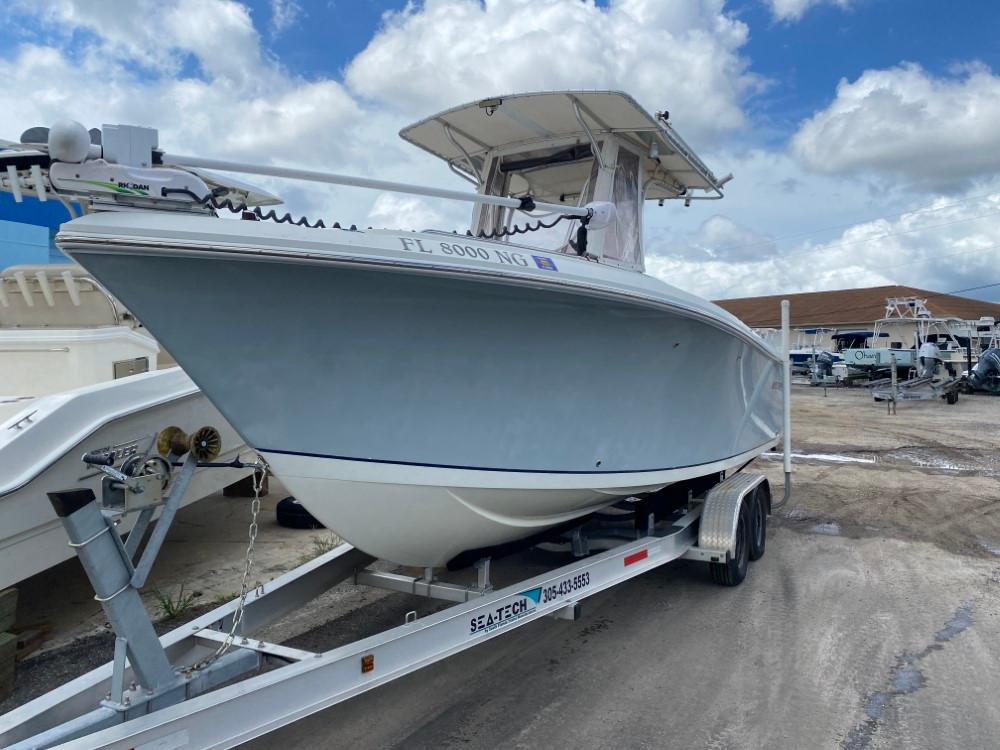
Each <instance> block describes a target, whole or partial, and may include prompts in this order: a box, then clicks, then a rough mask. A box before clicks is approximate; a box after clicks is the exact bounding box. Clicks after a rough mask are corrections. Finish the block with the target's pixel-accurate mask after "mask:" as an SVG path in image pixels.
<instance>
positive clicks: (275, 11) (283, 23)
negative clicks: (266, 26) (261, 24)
mask: <svg viewBox="0 0 1000 750" xmlns="http://www.w3.org/2000/svg"><path fill="white" fill-rule="evenodd" d="M301 16H302V6H301V5H299V4H298V3H297V2H295V0H271V33H273V34H280V33H281V32H283V31H286V30H287V29H290V28H291V27H292V26H294V25H295V24H296V23H298V20H299V18H300V17H301Z"/></svg>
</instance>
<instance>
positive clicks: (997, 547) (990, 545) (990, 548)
mask: <svg viewBox="0 0 1000 750" xmlns="http://www.w3.org/2000/svg"><path fill="white" fill-rule="evenodd" d="M976 543H977V544H979V546H980V547H982V548H983V549H984V550H986V551H987V552H989V553H990V554H991V555H996V556H997V557H1000V542H994V541H993V540H992V539H987V538H986V537H984V536H977V537H976Z"/></svg>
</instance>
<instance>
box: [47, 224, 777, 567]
mask: <svg viewBox="0 0 1000 750" xmlns="http://www.w3.org/2000/svg"><path fill="white" fill-rule="evenodd" d="M216 223H217V224H218V223H223V224H229V222H216ZM234 223H235V222H234ZM70 226H72V225H70ZM133 230H134V227H133ZM283 231H284V232H285V233H288V232H289V230H288V229H285V230H283ZM302 231H304V232H307V231H308V230H302ZM135 234H136V233H135V232H133V236H132V238H131V239H130V245H129V247H128V248H124V247H122V246H116V247H108V246H107V245H102V246H101V247H100V248H99V249H98V248H95V246H94V244H92V243H90V242H79V241H74V240H73V239H72V238H68V239H64V240H63V241H62V246H63V248H64V249H65V250H66V251H67V252H70V254H72V255H73V257H74V258H75V259H76V260H77V261H78V262H80V263H81V264H83V265H84V266H85V267H86V268H87V269H88V270H90V271H91V273H93V274H94V275H95V276H96V277H97V278H99V279H100V280H101V282H102V283H103V284H105V285H106V286H107V287H108V288H109V289H110V290H111V292H112V293H113V294H115V295H116V296H118V297H119V298H120V299H121V300H122V301H123V302H124V303H125V304H126V305H127V306H128V307H129V308H130V309H131V310H133V312H135V313H136V315H137V316H138V317H139V319H141V320H142V321H143V322H144V324H145V325H146V326H147V327H148V328H149V329H150V330H151V331H152V332H153V333H154V335H156V336H157V338H158V339H159V340H160V341H161V342H162V343H163V345H164V346H165V347H166V348H167V349H168V350H169V351H170V352H171V353H172V354H173V355H174V356H175V357H176V358H177V360H178V362H180V363H181V364H182V365H183V366H184V368H185V370H186V371H187V372H188V374H189V375H190V376H191V377H192V379H193V380H194V381H195V382H196V383H197V384H198V385H199V386H200V387H201V388H202V390H203V391H204V392H205V393H206V394H208V395H209V397H210V398H211V399H212V400H213V402H214V403H215V404H216V406H217V407H218V408H219V410H220V411H221V412H222V414H223V415H224V416H225V417H226V418H227V419H228V420H229V421H230V422H231V423H232V424H233V425H234V426H235V427H236V428H237V429H238V430H239V431H240V433H241V434H242V435H243V436H244V437H245V438H246V439H247V441H248V443H250V444H251V445H253V446H254V447H255V448H257V449H258V450H259V451H260V452H261V453H262V454H263V455H264V456H265V457H266V458H267V460H268V462H269V463H270V464H271V466H272V467H273V469H274V470H275V473H276V474H277V475H278V476H279V478H280V479H281V480H282V482H283V483H284V484H285V485H286V486H287V487H288V488H289V489H290V490H291V491H292V492H293V493H294V494H295V495H296V497H298V499H299V500H300V502H301V503H302V504H303V505H304V506H305V507H306V508H307V509H308V510H309V511H310V512H311V513H312V514H313V515H315V516H316V517H317V518H318V519H319V520H320V521H322V522H323V523H324V524H325V525H327V526H328V527H330V528H331V529H333V530H334V531H336V532H337V533H339V534H340V535H342V536H343V537H344V538H346V539H347V540H349V541H350V542H352V543H353V544H355V545H356V546H358V547H359V548H361V549H363V550H364V551H366V552H369V553H370V554H373V555H377V556H379V557H382V558H385V559H389V560H392V561H394V562H398V563H404V564H411V565H421V566H431V565H441V564H444V563H446V562H447V561H448V560H450V559H452V558H453V557H454V556H455V555H456V554H458V553H460V552H462V551H464V550H468V549H473V548H479V547H484V546H490V545H495V544H501V543H504V542H508V541H512V540H515V539H518V538H522V537H525V536H529V535H532V534H535V533H537V532H539V531H541V530H544V529H546V528H549V527H552V526H556V525H558V524H561V523H563V522H565V521H567V520H570V519H572V518H576V517H579V516H582V515H586V514H587V513H590V512H592V511H594V510H596V509H599V508H601V507H605V506H607V505H608V504H610V503H613V502H615V501H616V500H617V499H618V498H621V497H625V496H629V495H633V494H636V493H641V492H648V491H653V490H656V489H658V488H661V487H663V486H665V485H667V484H670V483H671V482H674V481H678V480H680V479H683V478H686V477H693V476H701V475H705V474H709V473H713V472H716V471H720V470H726V469H732V468H735V467H737V466H739V465H740V464H742V463H744V462H745V461H747V460H749V459H750V458H752V457H753V456H754V455H757V454H758V453H760V452H761V451H763V450H764V449H765V448H767V447H768V446H771V445H773V444H774V443H775V440H776V438H777V435H778V430H779V427H778V423H779V414H780V400H779V399H780V366H779V363H778V362H779V360H778V358H777V357H776V355H774V354H773V353H772V352H771V351H770V350H769V349H768V348H767V347H766V346H764V345H762V344H759V343H755V341H754V339H753V338H752V334H751V335H749V336H745V335H742V334H743V332H742V331H740V330H738V329H737V328H735V327H734V326H732V325H731V324H729V323H728V322H727V321H725V320H721V321H720V320H714V319H710V318H709V319H706V316H705V315H700V314H699V315H696V314H693V313H691V312H686V311H684V310H683V309H677V308H672V307H670V306H668V305H657V304H651V303H650V302H649V301H648V299H647V300H644V301H642V302H641V303H640V302H637V301H636V300H635V299H634V298H633V297H630V296H628V295H624V294H622V295H616V294H615V293H614V290H613V289H612V290H611V291H610V292H602V293H600V294H595V293H594V289H593V286H591V287H589V288H588V290H587V291H586V292H584V291H581V290H580V289H579V288H578V287H567V288H566V289H563V288H561V287H560V288H556V287H553V286H551V284H549V283H547V282H548V278H547V277H545V275H544V273H543V274H541V275H538V274H535V275H529V274H526V273H525V274H521V275H518V276H508V275H489V276H485V275H476V274H473V273H471V270H473V269H470V267H469V265H468V264H466V265H461V264H459V263H458V262H457V260H455V259H449V260H448V263H445V262H444V259H437V262H436V263H434V264H433V265H426V264H425V265H422V266H421V265H414V264H410V265H391V266H376V265H372V264H371V263H367V262H365V260H366V256H367V258H370V257H371V256H373V255H375V254H376V251H374V250H372V248H371V247H362V241H367V242H368V243H369V244H371V243H373V242H374V241H375V240H376V239H379V238H373V237H372V236H371V235H369V237H367V238H364V240H362V238H363V235H361V233H357V237H358V238H359V239H358V241H357V242H356V243H355V245H354V246H352V247H351V248H350V250H351V252H352V253H353V256H352V257H346V256H345V255H343V254H342V253H340V252H338V250H339V248H334V249H333V250H331V251H330V252H329V253H321V252H315V251H314V252H311V253H310V254H309V256H308V257H304V256H302V255H301V254H296V255H295V256H294V257H287V256H280V257H275V256H269V255H263V256H262V255H260V254H250V253H244V252H242V251H241V252H238V253H236V254H233V253H219V252H214V251H210V250H198V249H192V247H191V245H190V242H189V241H186V240H185V241H176V242H172V243H166V244H164V243H162V242H150V243H149V244H148V245H143V243H142V241H141V239H138V238H137V237H135ZM138 234H141V232H139V233H138ZM346 234H348V233H341V232H330V233H328V234H327V235H326V236H329V237H333V238H337V239H338V240H340V239H341V238H342V235H346ZM311 236H316V234H315V233H313V234H312V235H311ZM348 239H350V238H348ZM399 239H400V238H398V237H391V236H383V237H381V238H380V239H379V241H382V242H384V243H387V244H391V243H396V244H398V242H399ZM411 243H412V241H411ZM403 244H404V246H405V244H406V243H405V242H404V243H403ZM487 244H488V243H487ZM359 257H360V258H361V260H360V261H359V260H358V258H359ZM381 257H386V255H385V254H383V255H382V256H381ZM535 257H537V256H535ZM553 257H554V261H553V267H554V264H555V263H559V264H563V265H564V266H566V265H568V264H567V260H566V259H565V258H563V257H561V256H553ZM352 258H353V259H352ZM574 260H575V259H574ZM576 262H577V263H578V264H579V266H580V267H581V268H582V269H583V271H586V272H588V273H594V271H593V270H592V268H586V267H593V266H596V264H590V263H585V262H582V261H576ZM537 265H538V267H539V268H544V267H545V266H546V264H545V263H540V264H537ZM600 270H601V269H598V271H600ZM631 276H633V277H634V276H638V275H637V274H631ZM654 301H655V300H654ZM737 334H739V335H737Z"/></svg>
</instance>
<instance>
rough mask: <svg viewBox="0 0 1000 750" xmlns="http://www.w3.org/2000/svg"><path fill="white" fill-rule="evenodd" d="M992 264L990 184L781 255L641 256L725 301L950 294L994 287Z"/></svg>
mask: <svg viewBox="0 0 1000 750" xmlns="http://www.w3.org/2000/svg"><path fill="white" fill-rule="evenodd" d="M710 221H711V220H710ZM703 236H704V233H703ZM697 239H698V238H697V237H696V238H695V240H697ZM750 244H752V243H750ZM734 249H735V248H732V247H731V248H730V250H734ZM706 256H707V257H706ZM998 260H1000V189H997V188H996V187H994V189H993V190H992V191H989V192H987V193H985V194H982V195H976V196H971V195H970V196H965V197H964V198H960V199H957V200H956V198H955V197H953V196H952V197H939V198H937V199H936V200H934V201H932V202H930V203H929V204H927V205H925V206H923V207H922V208H920V209H919V210H913V211H908V212H905V213H903V214H902V215H899V216H897V217H892V218H890V219H877V220H874V221H869V222H862V223H859V224H857V225H855V226H852V227H849V228H848V229H846V230H844V231H843V232H841V233H840V235H839V236H838V237H836V238H834V239H832V240H830V241H829V242H822V243H817V242H813V241H800V242H797V243H796V244H794V245H793V246H792V247H791V248H790V249H788V250H785V251H779V252H777V253H768V254H763V253H762V254H760V255H758V256H756V257H753V255H752V253H748V254H747V256H746V257H743V258H738V257H734V256H733V254H732V253H730V254H729V255H728V256H727V255H722V256H719V254H717V253H710V252H706V253H705V254H704V255H703V256H702V257H701V258H700V259H695V258H692V257H691V256H690V255H688V254H686V253H685V252H673V253H670V254H660V255H653V256H652V257H649V258H647V262H646V268H647V271H649V272H650V273H652V274H654V275H656V276H658V277H660V278H662V279H663V280H664V281H667V282H668V283H671V284H674V285H676V286H680V287H682V288H684V289H688V290H689V291H694V292H695V293H698V294H702V295H704V296H707V297H712V298H724V297H745V296H752V295H758V294H777V293H781V292H793V291H816V290H824V289H843V288H850V287H859V286H875V285H882V284H905V285H910V286H917V287H922V288H927V289H931V290H935V291H952V290H957V289H963V288H969V287H972V286H977V285H979V284H985V283H992V282H1000V271H997V269H998V268H1000V263H998Z"/></svg>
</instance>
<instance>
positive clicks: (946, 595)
mask: <svg viewBox="0 0 1000 750" xmlns="http://www.w3.org/2000/svg"><path fill="white" fill-rule="evenodd" d="M793 404H794V415H793V435H794V440H793V446H794V450H795V452H796V454H797V458H796V460H795V491H794V494H793V499H792V501H791V503H789V505H788V506H787V507H786V508H783V509H782V510H781V511H780V512H779V513H777V514H776V515H775V516H773V517H772V519H771V525H770V529H769V538H768V551H767V555H766V556H765V557H764V559H763V560H761V561H759V562H757V563H755V564H754V566H753V567H752V568H751V572H750V575H749V576H748V578H747V581H746V582H745V583H744V584H743V585H742V586H740V587H738V588H735V589H722V588H718V587H715V586H713V585H711V584H710V583H709V582H708V576H707V573H706V571H705V568H704V566H703V565H701V564H698V563H692V562H680V563H675V564H672V565H669V566H665V567H664V568H662V569H658V570H656V571H653V572H651V573H648V574H646V575H643V576H641V577H639V578H637V579H633V580H632V581H629V582H628V583H626V584H624V585H621V586H617V587H615V588H613V589H611V590H609V591H607V592H604V593H602V594H599V595H597V596H594V597H592V598H590V599H587V600H586V601H585V603H584V608H583V609H584V616H583V618H582V619H581V620H579V621H577V622H565V621H556V620H545V621H540V622H538V623H534V624H532V625H530V626H528V627H525V628H520V629H518V630H516V631H513V632H512V633H510V634H508V635H505V636H503V637H501V638H497V639H495V640H493V641H490V642H488V643H487V644H484V645H482V646H479V647H477V648H475V649H472V650H470V651H467V652H464V653H462V654H460V655H458V656H456V657H453V658H451V659H448V660H446V661H445V662H442V663H439V664H436V665H433V666H431V667H427V668H425V669H423V670H421V671H419V672H417V673H415V674H413V675H410V676H408V677H406V678H404V679H402V680H398V681H396V682H394V683H391V684H389V685H387V686H384V687H382V688H379V689H377V690H374V691H372V692H370V693H367V694H365V695H363V696H360V697H359V698H355V699H353V700H352V701H350V702H349V703H346V704H343V705H341V706H337V707H334V708H332V709H329V710H327V711H324V712H321V713H319V714H316V715H314V716H312V717H310V718H308V719H305V720H302V721H299V722H297V723H295V724H294V725H291V726H288V727H286V728H284V729H281V730H278V731H277V732H275V733H273V734H271V735H267V736H265V737H263V738H260V739H259V740H257V741H256V742H255V743H253V745H254V746H255V747H259V748H281V750H293V748H312V747H328V746H354V747H358V748H369V747H372V748H375V747H378V748H404V747H405V748H438V747H451V746H462V747H470V748H492V747H497V746H504V747H516V748H543V747H544V748H548V747H569V746H573V747H581V748H591V747H593V748H599V747H600V748H604V747H611V746H614V747H625V748H632V747H636V748H639V747H648V748H665V747H670V748H673V747H676V748H713V749H715V750H718V749H722V748H733V749H734V750H735V749H736V748H769V749H770V748H789V749H792V748H795V749H796V750H798V749H800V748H840V749H841V750H864V749H866V748H935V749H937V748H986V747H996V746H997V745H998V742H997V740H996V738H997V737H998V736H1000V704H998V703H997V701H996V696H997V695H998V694H1000V670H998V669H997V668H996V665H997V660H998V658H1000V645H998V644H1000V511H998V510H997V509H998V508H1000V491H998V490H1000V486H998V476H997V474H998V473H1000V465H998V462H997V455H998V449H1000V430H998V429H997V425H1000V398H989V397H965V396H963V397H962V398H961V399H960V400H959V402H958V404H956V405H954V406H948V405H945V404H944V403H943V402H925V403H902V404H900V405H899V409H898V413H897V414H896V415H895V416H889V415H887V414H886V407H885V405H884V404H875V403H873V402H872V400H871V397H870V395H869V394H868V393H867V392H866V391H864V390H861V389H851V390H834V389H830V390H829V391H827V392H826V393H825V394H824V392H823V390H822V389H811V388H807V387H804V386H803V387H796V388H795V389H794V392H793ZM755 468H758V469H759V470H762V471H764V472H765V473H766V474H768V476H769V477H770V478H771V479H772V481H773V482H774V484H775V487H776V488H778V487H780V484H781V463H780V459H779V458H778V457H764V458H762V459H760V460H759V461H758V462H757V463H756V467H755ZM779 492H780V490H779ZM212 502H213V501H206V502H204V503H199V504H196V505H195V506H192V508H191V510H192V511H194V509H197V508H198V507H199V506H201V509H200V510H199V511H197V512H198V514H199V515H195V516H192V517H191V518H190V519H189V521H190V522H189V523H186V524H180V525H179V526H178V528H177V529H175V530H174V531H173V532H172V534H171V544H172V546H171V547H170V549H169V555H170V558H169V559H170V562H169V563H165V565H164V566H163V570H162V571H161V573H160V578H159V579H158V585H159V586H161V587H163V588H169V587H171V586H176V585H177V584H179V582H180V581H181V580H190V576H191V575H202V576H205V577H208V578H212V587H213V588H212V590H213V591H214V590H216V589H218V590H219V591H224V590H232V588H233V584H234V582H235V579H236V575H237V571H238V567H239V566H238V562H239V554H240V553H241V552H242V549H241V538H240V535H241V533H242V525H243V520H244V519H243V518H242V515H241V514H240V513H237V512H235V511H233V512H232V514H231V515H232V516H233V517H232V518H231V519H230V518H229V516H228V515H227V516H224V517H223V520H221V521H220V519H219V516H218V511H215V512H214V513H215V514H214V515H213V507H212V505H211V503H212ZM213 536H222V537H223V538H224V539H227V540H230V541H231V543H229V544H226V545H212V544H210V543H208V542H209V541H210V539H211V538H212V537H213ZM313 538H321V537H317V535H316V534H315V533H313V532H301V533H300V534H298V535H296V534H290V533H289V532H288V531H287V530H282V529H279V528H278V527H276V526H274V525H273V524H269V525H265V527H264V528H263V530H262V537H261V539H262V542H263V544H264V545H265V547H266V549H267V550H268V552H267V556H266V562H265V565H266V571H265V572H264V573H263V574H262V575H263V576H265V577H271V576H273V575H275V574H277V572H279V571H280V570H282V569H284V568H286V567H290V566H291V565H294V564H295V563H296V562H297V561H298V560H299V559H300V558H301V557H302V556H303V554H308V553H309V551H310V549H313V548H314V544H313V542H312V539H313ZM543 562H544V561H543V560H542V559H541V558H539V557H538V553H528V554H525V555H522V556H520V557H519V558H515V559H513V560H509V561H507V562H506V563H505V565H506V566H507V573H506V575H515V574H520V573H522V572H530V571H531V570H533V569H534V568H535V567H537V566H538V565H540V564H542V563H543ZM63 567H64V569H63V572H62V577H61V580H63V581H66V582H67V583H65V584H64V585H66V586H71V587H78V586H79V584H80V582H79V581H77V580H76V579H75V578H74V577H73V576H74V573H73V569H72V565H69V566H63ZM209 571H210V572H209ZM498 575H501V574H498ZM32 585H39V584H35V583H34V582H29V585H28V587H27V588H28V589H29V599H30V598H31V597H34V600H36V601H38V600H41V599H44V598H45V597H44V595H43V593H40V592H36V591H34V590H33V589H32V588H31V587H32ZM47 585H48V586H51V580H49V582H48V584H47ZM73 590H74V591H76V588H73ZM76 599H77V597H76V595H74V600H76ZM410 609H418V610H419V611H420V612H421V613H422V614H423V613H425V612H426V611H428V604H427V603H426V602H424V601H418V600H415V599H414V598H412V597H407V596H403V595H399V594H384V593H377V592H374V593H373V592H370V591H365V590H362V589H358V588H355V587H341V589H338V593H332V594H329V595H327V596H326V597H324V598H323V599H322V600H319V601H317V602H315V603H314V604H313V605H311V606H309V607H306V608H304V609H303V610H301V611H300V612H298V613H296V615H295V616H294V617H293V618H291V619H290V621H289V622H287V623H286V624H284V625H282V626H278V627H276V628H274V629H273V630H272V631H271V632H270V633H269V634H268V637H269V638H270V639H272V640H282V641H287V642H289V643H290V645H295V646H298V647H300V648H328V647H330V645H332V644H333V643H336V642H338V641H341V640H343V639H344V638H347V637H357V636H358V635H360V634H364V633H368V632H373V631H377V630H379V629H382V628H386V627H391V626H394V625H396V624H398V623H400V622H401V621H402V618H403V615H404V614H405V613H406V612H407V611H408V610H410ZM74 611H75V616H76V615H80V616H81V619H80V621H81V622H83V623H84V624H83V625H78V626H76V628H74V627H73V626H71V625H69V624H66V625H63V626H61V627H60V628H59V636H60V638H62V639H63V640H65V639H67V638H69V637H70V636H72V635H74V634H77V633H89V634H90V635H88V637H87V639H86V640H84V641H80V642H77V643H76V644H75V645H70V646H67V647H62V648H58V649H53V650H50V651H49V652H47V653H45V654H42V655H40V656H39V657H37V658H35V659H31V660H29V661H27V662H25V663H24V664H22V665H21V669H20V674H19V679H20V680H21V687H19V690H18V694H17V696H15V702H16V701H17V700H24V699H25V698H27V697H28V696H29V695H30V694H31V693H32V692H33V691H37V690H40V689H47V688H49V687H51V686H52V684H53V682H54V681H56V680H58V679H65V677H66V676H67V675H69V674H72V673H74V672H79V671H81V670H82V669H84V668H86V667H87V666H88V665H91V666H92V665H93V664H94V663H97V662H99V661H101V660H104V659H105V658H106V657H105V656H104V654H105V653H106V652H107V650H108V649H109V648H110V635H108V634H107V633H99V634H97V635H94V634H93V632H94V627H95V625H94V623H95V622H96V620H99V619H100V618H99V615H98V614H97V613H95V612H94V611H93V604H92V603H88V602H87V601H86V600H85V597H83V596H82V595H80V596H79V602H78V604H75V605H74ZM83 615H86V616H83ZM87 617H89V618H90V619H89V620H88V619H87ZM95 618H96V619H95ZM64 619H65V618H64ZM98 626H99V623H98ZM170 626H173V623H171V624H170ZM12 705H13V702H9V703H8V704H7V705H6V706H0V711H2V710H7V709H9V708H10V707H11V706H12Z"/></svg>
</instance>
